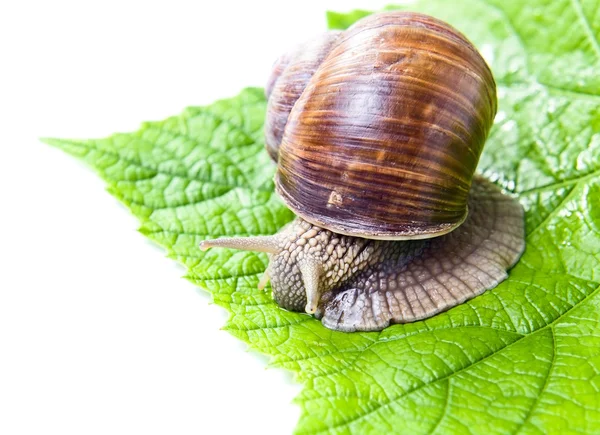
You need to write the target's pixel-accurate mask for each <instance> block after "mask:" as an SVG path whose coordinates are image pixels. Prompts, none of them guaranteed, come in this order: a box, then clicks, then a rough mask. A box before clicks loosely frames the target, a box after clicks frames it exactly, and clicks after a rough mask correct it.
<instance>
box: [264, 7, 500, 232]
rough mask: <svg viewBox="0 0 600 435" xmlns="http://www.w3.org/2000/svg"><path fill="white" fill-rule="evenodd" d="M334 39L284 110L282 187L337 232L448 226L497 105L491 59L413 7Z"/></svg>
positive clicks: (463, 208) (458, 216) (298, 209)
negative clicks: (333, 42) (416, 12)
mask: <svg viewBox="0 0 600 435" xmlns="http://www.w3.org/2000/svg"><path fill="white" fill-rule="evenodd" d="M338 38H339V39H338ZM335 40H336V41H338V42H337V44H336V45H335V47H334V48H333V49H332V50H331V51H330V52H329V53H328V55H327V56H326V57H325V59H324V60H323V62H322V63H321V65H320V66H319V68H318V69H317V70H316V72H315V73H314V75H313V76H312V77H311V79H310V81H308V84H307V85H306V88H305V89H304V92H302V94H301V95H300V97H299V98H298V100H297V101H295V103H294V104H293V109H292V110H291V112H290V114H289V117H288V119H287V124H286V127H285V134H284V135H283V139H282V141H281V147H280V149H279V153H278V154H279V160H278V170H277V176H276V185H277V191H278V193H279V194H280V196H281V197H282V199H283V200H284V201H285V202H286V204H287V205H288V206H289V207H290V208H291V209H292V210H293V211H294V212H295V213H296V214H297V215H298V216H300V217H302V218H304V219H306V220H307V221H310V222H313V223H315V224H317V225H319V226H321V227H324V228H327V229H330V230H331V231H335V232H337V233H341V234H347V235H355V236H361V237H368V238H378V239H387V240H391V239H396V240H398V239H411V238H426V237H432V236H435V235H441V234H445V233H447V232H449V231H452V230H453V229H454V228H456V227H457V226H458V225H460V224H461V223H462V222H463V220H464V219H465V217H466V214H467V199H468V194H469V189H470V187H471V180H472V177H473V174H474V172H475V168H476V166H477V162H478V160H479V156H480V154H481V151H482V149H483V144H484V142H485V139H486V137H487V134H488V132H489V130H490V128H491V126H492V123H493V119H494V116H495V114H496V87H495V83H494V79H493V77H492V73H491V72H490V70H489V68H488V67H487V65H486V63H485V61H484V60H483V58H482V57H481V55H480V54H479V53H478V52H477V50H476V49H475V48H474V47H473V45H472V44H471V43H470V42H469V41H467V39H466V38H465V37H464V36H462V35H461V34H460V33H458V32H457V31H456V30H454V29H453V28H452V27H450V26H449V25H447V24H445V23H443V22H441V21H439V20H436V19H434V18H432V17H428V16H425V15H421V14H414V13H406V12H393V13H385V14H377V15H373V16H370V17H367V18H365V19H363V20H361V21H360V22H359V23H357V25H355V26H353V27H351V28H350V29H349V30H348V31H346V32H344V33H343V34H342V35H341V36H338V37H337V38H336V39H335ZM324 45H325V44H324ZM282 79H285V75H284V76H283V77H281V78H280V80H279V81H278V82H280V83H283V82H285V80H282ZM284 86H285V85H284ZM284 86H282V85H280V84H279V83H277V84H276V87H278V88H282V87H284ZM287 95H289V94H287ZM284 96H286V94H284ZM280 98H281V96H280ZM268 118H269V119H270V118H271V116H269V117H268ZM267 125H269V123H268V122H267ZM267 131H268V129H267Z"/></svg>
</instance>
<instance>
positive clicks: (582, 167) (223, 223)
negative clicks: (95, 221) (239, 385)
mask: <svg viewBox="0 0 600 435" xmlns="http://www.w3.org/2000/svg"><path fill="white" fill-rule="evenodd" d="M599 6H600V5H599V4H598V2H597V1H580V0H571V1H569V0H533V1H529V2H527V3H526V6H525V3H524V2H520V1H517V0H514V1H507V0H504V1H500V0H486V1H482V0H459V1H456V2H446V1H443V0H427V1H422V2H416V3H413V4H411V5H410V9H411V10H416V11H421V12H425V13H429V14H431V15H434V16H436V17H439V18H441V19H443V20H446V21H448V22H450V23H451V24H453V25H454V26H455V27H457V28H458V29H459V30H461V31H462V32H463V33H465V34H466V35H467V36H468V37H469V38H470V39H471V40H472V41H473V42H474V43H475V44H476V45H477V46H478V48H479V49H480V50H481V51H482V53H483V54H484V56H485V57H486V59H487V60H488V62H489V63H490V65H491V67H492V69H493V71H494V74H495V77H496V79H497V82H498V94H499V97H500V109H499V113H498V116H497V119H496V124H495V126H494V129H493V131H492V133H491V137H490V139H489V142H488V144H487V145H486V150H485V151H484V155H483V156H482V159H481V163H480V171H481V172H483V173H484V174H486V175H487V176H488V177H489V178H491V179H492V180H494V181H496V182H497V183H498V184H499V185H501V186H502V187H504V188H505V189H507V190H509V191H512V192H514V194H515V195H517V196H518V197H519V198H520V200H521V201H522V203H523V204H524V206H525V208H526V219H527V249H526V252H525V254H524V255H523V258H522V259H521V261H520V262H519V263H518V264H517V266H516V267H515V268H513V269H512V270H511V272H510V275H509V278H508V279H507V280H506V281H505V282H503V283H502V284H500V285H499V286H498V287H497V288H495V289H494V290H492V291H488V292H486V293H485V294H483V295H482V296H480V297H477V298H475V299H473V300H471V301H469V302H467V303H465V304H463V305H461V306H458V307H456V308H454V309H452V310H450V311H448V312H445V313H442V314H440V315H437V316H435V317H433V318H431V319H428V320H425V321H420V322H415V323H412V324H406V325H395V326H392V327H390V328H387V329H386V330H384V331H382V332H380V333H352V334H346V333H340V332H335V331H330V330H327V329H325V328H324V327H323V326H322V325H321V324H320V322H318V321H316V320H314V319H313V318H311V317H308V316H306V315H303V314H297V313H290V312H286V311H284V310H281V309H279V308H278V307H277V306H276V305H275V304H274V303H273V302H272V301H271V299H270V297H269V296H268V294H265V293H263V292H260V291H258V290H257V288H256V286H257V283H258V279H259V277H260V275H261V273H262V272H263V270H264V268H265V266H266V257H265V256H264V255H262V254H254V253H247V252H235V251H228V250H214V251H213V250H210V251H208V252H206V253H204V252H201V251H199V250H198V248H197V244H198V243H199V241H200V240H202V239H204V238H205V237H218V236H221V235H225V234H226V235H246V234H271V233H273V232H275V231H277V229H278V228H280V227H281V226H282V225H283V224H285V223H286V222H288V221H289V220H290V219H292V217H293V216H292V214H291V213H290V212H289V211H288V210H287V209H286V208H285V207H284V206H283V205H282V203H281V202H280V201H279V200H278V198H277V197H276V196H275V195H274V193H273V185H272V181H271V179H272V175H273V171H274V167H273V165H272V164H271V163H270V162H269V159H268V157H267V154H266V152H264V150H263V143H262V141H263V139H262V123H263V119H264V111H265V106H266V103H265V100H264V97H263V94H262V91H261V90H259V89H246V90H244V91H243V92H242V93H241V94H240V95H239V96H237V97H235V98H231V99H228V100H222V101H219V102H217V103H215V104H213V105H211V106H208V107H195V108H189V109H187V110H186V111H184V113H183V114H181V115H180V116H177V117H173V118H169V119H167V120H165V121H162V122H152V123H146V124H144V125H143V126H142V128H141V129H140V130H139V131H138V132H135V133H131V134H117V135H114V136H112V137H110V138H108V139H103V140H85V141H73V140H70V141H68V140H54V139H52V140H47V142H49V143H51V144H52V145H55V146H58V147H60V148H62V149H64V150H65V151H67V152H69V153H71V154H73V155H75V156H76V157H78V158H80V159H83V160H84V161H86V162H87V163H89V164H90V165H91V166H92V167H94V168H95V169H96V170H97V171H98V172H99V173H100V175H101V176H102V177H103V178H104V179H105V180H106V181H107V183H108V186H109V191H110V192H111V193H112V194H113V195H115V196H116V197H118V198H119V199H120V200H121V201H123V202H124V203H125V204H126V205H128V206H129V207H130V208H131V210H132V212H133V213H134V214H135V215H136V216H138V217H139V218H140V220H141V222H142V227H141V231H142V233H143V234H145V235H147V236H148V237H150V238H152V239H153V240H155V241H156V242H158V243H159V244H161V245H162V246H164V247H165V248H166V249H167V251H168V254H169V256H170V257H172V258H174V259H176V260H178V261H180V262H181V263H183V264H184V265H186V266H187V268H188V275H187V276H188V278H189V279H190V280H191V281H193V282H195V283H197V284H198V285H200V286H202V287H204V288H206V289H208V290H209V291H210V292H211V293H212V295H213V297H214V300H215V302H216V303H218V304H219V305H221V306H223V307H225V308H227V309H228V310H229V311H230V313H231V318H230V319H229V321H228V323H227V326H226V328H227V329H228V330H229V331H230V332H231V333H232V334H233V335H235V336H237V337H239V338H240V339H242V340H244V341H245V342H246V343H248V344H249V345H250V346H251V347H252V348H253V349H256V350H258V351H260V352H263V353H265V354H268V355H270V356H271V357H272V358H271V365H273V366H277V367H284V368H287V369H289V370H292V371H294V372H295V373H296V377H297V379H298V381H300V382H302V383H303V384H304V385H305V388H304V390H303V392H302V393H301V394H300V396H299V397H298V398H297V403H298V404H299V405H300V406H301V407H302V416H301V419H300V422H299V425H298V428H297V432H298V433H301V434H314V433H336V434H346V433H360V434H364V433H375V434H379V433H406V434H424V433H446V434H462V433H473V434H505V433H527V434H540V433H556V434H568V433H585V434H591V433H600V295H599V290H600V157H599V156H600V75H599V74H597V71H599V70H600V68H599V67H600V45H599V43H598V39H599V37H600V13H598V11H599V10H600V7H599ZM366 13H367V12H365V11H357V12H351V13H349V14H340V13H329V14H328V19H329V24H330V26H331V27H335V28H345V27H347V26H349V25H350V24H351V23H352V22H354V21H355V20H356V19H359V18H360V17H362V16H364V15H365V14H366Z"/></svg>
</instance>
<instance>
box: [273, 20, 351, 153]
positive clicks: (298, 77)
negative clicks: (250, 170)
mask: <svg viewBox="0 0 600 435" xmlns="http://www.w3.org/2000/svg"><path fill="white" fill-rule="evenodd" d="M339 35H340V32H337V31H332V32H327V33H322V34H320V35H317V36H315V37H314V38H312V39H310V40H308V41H306V42H305V43H303V44H299V45H298V46H297V47H296V48H294V49H292V50H291V51H290V52H288V53H285V54H284V55H282V56H281V57H280V58H279V59H277V60H276V61H275V64H274V65H273V70H272V72H271V76H270V77H269V80H268V82H267V86H266V88H265V94H266V96H267V98H268V101H269V102H268V107H267V118H266V120H265V145H266V148H267V151H268V153H269V155H270V156H271V158H272V159H273V160H274V161H277V158H278V154H279V146H280V145H281V139H282V138H283V133H284V130H285V126H286V124H287V120H288V117H289V115H290V112H291V111H292V108H293V107H294V104H295V103H296V101H297V100H298V98H300V95H302V92H304V89H305V88H306V85H307V84H308V81H309V80H310V78H311V77H312V76H313V74H314V73H315V71H316V70H317V68H319V65H321V63H322V62H323V59H325V57H326V56H327V55H328V54H329V52H330V51H331V49H332V48H333V46H334V45H335V43H336V41H337V39H338V37H339Z"/></svg>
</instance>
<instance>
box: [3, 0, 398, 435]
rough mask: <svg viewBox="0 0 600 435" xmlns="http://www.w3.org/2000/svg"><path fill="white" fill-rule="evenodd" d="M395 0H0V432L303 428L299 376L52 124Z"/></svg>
mask: <svg viewBox="0 0 600 435" xmlns="http://www.w3.org/2000/svg"><path fill="white" fill-rule="evenodd" d="M385 3H387V2H386V1H382V2H378V1H377V2H374V1H367V0H362V1H347V0H346V1H341V0H340V1H329V0H327V1H325V0H323V1H318V2H309V1H295V2H288V1H285V2H284V1H279V2H258V1H252V2H250V1H246V2H234V1H227V0H219V1H214V2H206V1H195V2H191V1H190V2H182V1H169V2H166V1H165V2H151V1H139V2H137V1H136V2H134V1H113V0H111V1H98V2H90V1H70V2H69V1H56V0H54V1H40V2H26V1H25V2H23V1H13V2H9V1H6V2H2V6H0V127H1V129H0V141H1V143H0V231H1V234H0V433H1V434H3V435H12V434H48V433H61V434H137V433H144V434H200V433H202V434H208V433H211V434H212V433H260V434H286V433H291V431H292V430H293V428H294V426H295V423H296V421H297V419H298V416H299V414H300V412H299V409H298V407H297V406H296V405H293V404H291V400H292V398H293V397H294V396H295V395H296V394H297V393H298V392H299V391H300V387H299V386H298V385H296V384H294V383H293V381H292V379H291V375H290V374H289V373H287V372H284V371H282V370H265V366H266V358H265V357H263V356H260V355H256V354H254V353H249V352H246V350H245V345H243V344H242V343H241V342H239V341H237V340H236V339H235V338H233V337H232V336H230V335H229V334H228V333H227V332H224V331H221V330H220V327H221V326H222V325H223V324H224V322H225V320H226V313H225V312H224V310H222V309H221V308H219V307H218V306H215V305H211V304H210V298H209V296H208V295H207V294H205V293H203V292H202V291H200V290H197V289H196V288H195V287H194V286H193V285H192V284H190V283H188V282H187V281H185V280H184V279H182V278H181V275H183V273H184V270H183V268H181V267H180V266H178V265H176V264H175V263H173V262H172V261H171V260H169V259H167V258H165V257H164V253H163V252H162V251H161V250H160V249H159V248H157V247H155V246H154V245H152V244H151V243H150V242H148V241H146V240H145V239H144V237H143V236H142V235H141V234H139V233H138V232H137V231H136V229H137V227H138V223H137V221H136V219H135V218H133V217H132V216H130V214H129V213H128V211H127V210H126V209H125V208H124V207H123V206H121V205H120V204H119V203H118V202H117V201H116V200H115V199H113V198H112V197H111V196H110V195H109V194H108V193H106V192H105V190H104V183H103V182H102V181H101V180H100V179H99V178H98V177H97V176H96V175H95V174H94V173H93V172H92V171H91V170H90V169H88V168H87V167H86V166H84V165H83V164H81V163H79V162H77V161H76V160H75V159H73V158H71V157H69V156H67V155H66V154H63V153H62V152H60V151H58V150H56V149H53V148H50V147H49V146H47V145H44V144H41V143H40V142H38V140H37V138H38V137H41V136H50V137H61V138H94V137H104V136H107V135H109V134H111V133H113V132H117V131H132V130H135V129H137V128H138V126H139V124H140V122H141V121H144V120H157V119H162V118H165V117H167V116H170V115H174V114H177V113H179V112H180V111H181V110H182V109H183V108H184V107H186V106H189V105H201V104H208V103H210V102H212V101H213V100H215V99H218V98H223V97H228V96H233V95H235V94H237V93H238V91H239V90H240V89H241V88H243V87H245V86H249V85H254V86H262V85H264V83H265V81H266V78H267V76H268V73H269V70H270V67H271V64H272V62H273V61H274V59H275V58H276V57H277V56H278V54H280V53H281V52H283V51H285V50H286V48H288V47H290V46H292V45H294V44H295V43H296V42H300V41H301V40H303V39H306V38H308V37H310V36H311V35H313V34H315V33H317V32H319V31H322V30H324V29H325V26H326V24H325V10H326V9H334V10H349V9H353V8H361V7H362V8H367V9H368V8H371V9H374V8H378V7H380V6H382V5H384V4H385Z"/></svg>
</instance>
